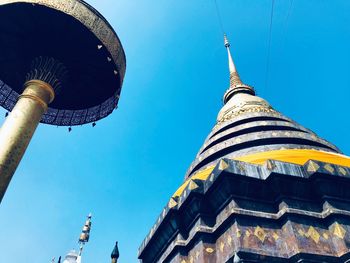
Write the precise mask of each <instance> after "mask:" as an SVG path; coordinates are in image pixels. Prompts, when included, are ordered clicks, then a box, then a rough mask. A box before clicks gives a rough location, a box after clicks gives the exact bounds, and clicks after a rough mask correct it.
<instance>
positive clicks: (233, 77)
mask: <svg viewBox="0 0 350 263" xmlns="http://www.w3.org/2000/svg"><path fill="white" fill-rule="evenodd" d="M224 43H225V48H226V50H227V55H228V66H229V70H230V87H229V89H228V90H227V91H226V92H225V95H224V103H225V104H226V103H227V102H228V101H229V100H230V99H231V97H232V96H233V95H234V94H236V93H248V94H251V95H255V91H254V89H253V88H252V87H250V86H248V85H246V84H244V83H243V82H242V81H241V78H240V76H239V74H238V72H237V69H236V65H235V63H234V61H233V58H232V55H231V50H230V46H231V45H230V42H229V41H228V38H227V35H226V34H224Z"/></svg>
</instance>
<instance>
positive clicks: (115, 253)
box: [111, 241, 119, 263]
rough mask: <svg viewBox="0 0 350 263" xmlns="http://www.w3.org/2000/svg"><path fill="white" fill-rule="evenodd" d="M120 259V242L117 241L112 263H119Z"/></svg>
mask: <svg viewBox="0 0 350 263" xmlns="http://www.w3.org/2000/svg"><path fill="white" fill-rule="evenodd" d="M118 258H119V249H118V241H117V242H115V246H114V249H113V251H112V254H111V259H112V263H117V261H118Z"/></svg>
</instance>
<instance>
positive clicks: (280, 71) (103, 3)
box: [0, 0, 350, 263]
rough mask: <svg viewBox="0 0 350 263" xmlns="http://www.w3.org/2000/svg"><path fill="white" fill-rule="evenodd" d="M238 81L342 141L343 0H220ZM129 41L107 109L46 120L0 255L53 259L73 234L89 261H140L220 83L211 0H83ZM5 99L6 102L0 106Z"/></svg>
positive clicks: (6, 205) (11, 200) (345, 146)
mask: <svg viewBox="0 0 350 263" xmlns="http://www.w3.org/2000/svg"><path fill="white" fill-rule="evenodd" d="M217 1H218V3H219V5H220V9H221V11H222V16H223V21H224V25H225V28H226V31H227V34H228V36H229V38H230V40H231V45H232V52H233V56H234V59H235V61H236V64H237V67H238V70H239V72H240V74H241V76H242V78H243V80H244V81H245V82H247V83H248V84H250V85H253V86H254V87H255V88H256V89H257V92H258V94H259V95H260V96H262V97H264V98H265V99H267V100H268V101H269V102H270V103H271V104H272V105H273V106H274V107H275V109H277V110H279V111H281V112H283V113H284V114H285V115H287V116H289V117H291V118H292V119H294V120H296V121H297V122H299V123H300V124H302V125H304V126H306V127H308V128H310V129H312V130H313V131H315V132H317V133H318V134H319V135H320V136H321V137H324V138H326V139H328V140H329V141H331V142H333V143H335V144H336V145H337V146H338V147H340V148H341V149H342V150H343V151H344V152H345V153H348V154H349V153H350V145H349V143H348V134H349V129H350V124H349V108H348V105H349V95H350V91H349V87H350V74H349V73H350V64H349V63H350V48H349V47H350V27H349V24H350V16H349V12H350V1H348V0H309V1H305V0H294V1H293V2H294V4H293V7H292V10H291V12H290V18H289V20H288V23H286V17H287V13H288V7H289V4H290V0H276V1H275V2H276V5H275V16H274V19H273V31H272V47H271V66H270V74H269V82H268V86H267V87H266V86H265V72H266V57H267V43H268V32H269V19H270V8H271V0H217ZM88 2H89V3H90V4H92V5H93V6H95V7H96V8H97V9H98V10H99V11H100V12H101V13H102V14H103V15H104V16H105V17H106V18H107V19H108V20H109V21H110V22H111V24H112V25H113V27H114V28H115V30H116V31H117V32H118V34H119V36H120V39H121V41H122V43H123V45H124V48H125V52H126V57H127V75H126V79H125V82H124V87H123V92H122V97H121V100H120V105H119V106H120V107H119V109H118V110H117V111H115V112H114V113H113V114H112V115H111V116H109V117H108V118H107V119H105V120H102V121H100V122H98V123H97V126H96V127H95V128H92V127H91V126H90V125H88V126H84V127H77V128H73V132H72V133H68V132H67V129H66V128H56V127H51V126H46V125H40V127H39V128H38V130H37V132H36V134H35V136H34V138H33V141H32V142H31V145H30V146H29V149H28V151H27V153H26V155H25V157H24V159H23V161H22V163H21V165H20V167H19V169H18V170H17V172H16V174H15V176H14V179H13V181H12V183H11V185H10V188H9V189H8V192H7V194H6V196H5V198H4V200H3V202H2V204H1V206H0V233H1V234H0V251H1V252H0V262H11V263H17V262H18V263H19V262H23V260H25V261H29V262H35V263H37V262H38V263H41V262H43V263H44V262H50V259H51V258H52V257H53V256H56V257H58V256H59V255H62V256H64V255H65V254H66V253H67V251H68V250H69V249H71V248H73V247H77V246H76V245H77V244H76V242H77V239H78V236H79V233H80V230H81V227H82V224H83V222H84V220H85V216H86V215H87V214H88V213H89V212H92V213H93V226H92V232H91V240H90V243H88V245H87V246H86V250H85V253H84V258H83V262H84V263H96V262H98V263H99V262H101V263H102V262H109V261H110V253H111V250H112V248H113V245H114V242H115V241H116V240H119V242H120V252H121V258H120V262H121V263H126V262H128V263H130V262H137V249H138V247H139V244H140V243H141V241H142V240H143V238H144V237H145V236H146V234H147V233H148V231H149V229H150V228H151V226H152V225H153V223H154V221H155V220H156V218H157V216H158V214H159V213H160V212H161V210H162V208H163V206H164V205H165V204H166V203H167V201H168V199H169V197H170V196H171V195H172V193H173V192H174V191H175V190H176V189H177V187H178V186H179V185H180V184H181V182H182V181H183V177H184V174H185V171H186V170H187V168H188V166H189V164H190V163H191V161H192V160H193V158H194V156H195V154H196V153H197V150H198V149H199V147H200V146H201V144H202V143H203V141H204V139H205V137H206V136H207V134H208V133H209V132H210V130H211V128H212V127H213V125H214V124H215V119H216V114H217V112H218V110H219V109H220V107H221V98H222V95H223V93H224V91H225V89H226V88H227V87H228V69H227V62H226V53H225V50H224V48H223V40H222V34H221V32H220V28H219V25H218V21H217V18H216V14H215V8H214V5H213V0H191V1H188V0H180V1H179V0H176V1H175V0H166V1H163V0H162V1H155V0H90V1H88ZM4 113H5V112H4V111H0V116H4Z"/></svg>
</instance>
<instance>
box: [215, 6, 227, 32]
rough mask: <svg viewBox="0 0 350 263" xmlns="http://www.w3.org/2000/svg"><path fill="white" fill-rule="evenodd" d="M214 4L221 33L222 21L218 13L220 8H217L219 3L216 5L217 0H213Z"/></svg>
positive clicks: (222, 28) (222, 29)
mask: <svg viewBox="0 0 350 263" xmlns="http://www.w3.org/2000/svg"><path fill="white" fill-rule="evenodd" d="M214 5H215V10H216V15H217V17H218V20H219V25H220V29H221V31H222V34H225V29H224V23H223V22H222V17H221V13H220V9H219V5H218V2H217V0H214Z"/></svg>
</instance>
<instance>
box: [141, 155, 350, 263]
mask: <svg viewBox="0 0 350 263" xmlns="http://www.w3.org/2000/svg"><path fill="white" fill-rule="evenodd" d="M222 162H224V165H223V163H222ZM193 182H194V184H193V183H192V185H190V184H189V185H188V186H187V188H186V189H185V190H184V191H183V193H182V194H181V196H179V197H178V198H174V199H172V201H171V202H170V203H169V205H168V206H167V207H166V208H165V209H164V211H163V213H162V215H161V216H160V218H159V220H158V222H157V224H156V225H155V226H154V227H153V228H152V230H151V233H150V235H149V236H148V237H147V238H146V240H145V242H144V243H143V245H142V247H141V249H140V254H139V258H140V259H141V262H142V263H149V262H172V263H173V262H176V263H177V262H178V263H195V262H203V263H205V262H207V263H215V262H217V263H224V262H346V261H347V260H350V191H348V189H350V170H349V169H348V168H347V167H341V166H337V165H333V164H329V163H322V162H317V161H309V162H307V163H306V164H305V165H304V166H300V165H294V164H289V163H283V162H277V161H269V163H268V165H264V166H256V165H252V164H249V163H244V162H238V161H232V160H222V161H221V163H219V164H218V165H217V166H216V168H215V169H214V171H213V172H212V174H211V175H210V176H209V177H208V178H207V179H206V180H194V181H193Z"/></svg>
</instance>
